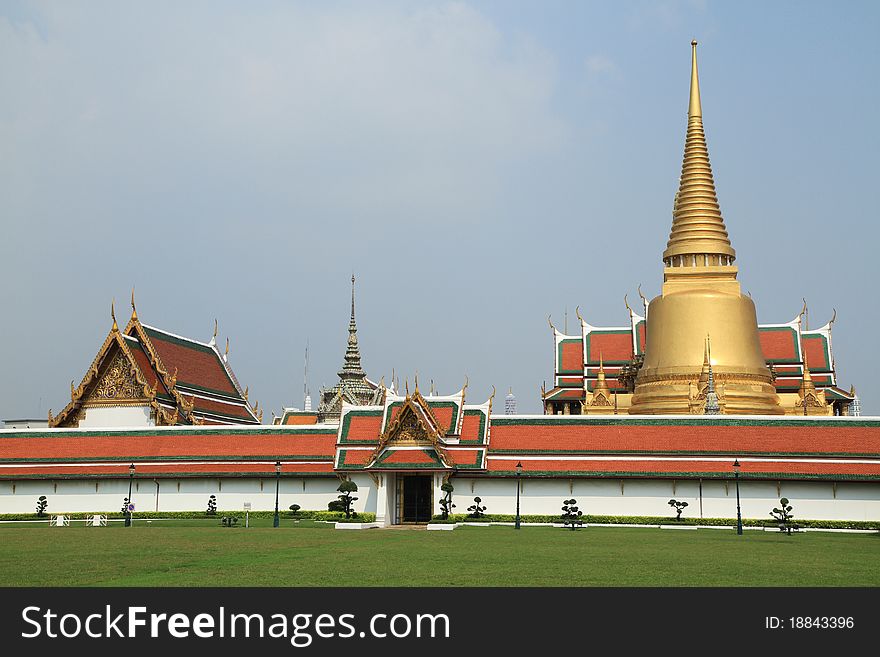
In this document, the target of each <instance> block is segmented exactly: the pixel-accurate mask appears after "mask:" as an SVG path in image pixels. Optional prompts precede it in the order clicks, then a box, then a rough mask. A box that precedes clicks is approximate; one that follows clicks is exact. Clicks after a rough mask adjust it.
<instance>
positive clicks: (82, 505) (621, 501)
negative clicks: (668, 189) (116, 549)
mask: <svg viewBox="0 0 880 657" xmlns="http://www.w3.org/2000/svg"><path fill="white" fill-rule="evenodd" d="M352 479H353V480H354V481H355V482H356V483H357V484H358V491H357V493H355V496H356V497H357V498H358V500H357V501H356V502H355V509H356V510H357V511H368V512H373V513H377V515H378V516H380V517H379V518H377V520H378V521H379V522H381V523H391V522H392V517H393V505H394V476H393V475H388V474H386V475H383V476H382V477H381V478H380V486H379V487H378V488H377V487H376V485H375V483H374V482H373V480H372V479H371V478H370V477H369V476H367V475H354V476H353V477H352ZM156 481H158V484H159V486H158V501H157V486H156ZM452 483H453V485H454V486H455V491H454V493H453V502H454V503H455V505H456V508H455V513H467V507H468V506H470V505H471V504H473V498H474V497H475V496H479V497H480V498H481V499H482V504H483V505H484V506H486V507H487V511H486V512H487V513H490V514H494V513H498V514H513V513H515V512H516V482H515V480H514V479H512V478H510V479H490V478H484V479H481V478H476V477H473V478H467V477H454V478H453V479H452ZM521 483H522V491H521V496H520V512H521V513H522V514H541V515H558V514H559V513H560V512H561V507H562V502H563V500H566V499H570V498H572V497H574V498H575V499H576V500H577V502H578V506H579V507H580V508H581V509H582V510H583V511H584V513H586V514H591V515H633V516H645V515H650V516H668V517H673V516H674V511H673V510H672V508H671V507H670V506H669V504H668V501H669V500H670V499H672V498H675V499H677V500H680V501H684V502H687V503H688V507H687V509H685V511H684V514H683V515H684V517H701V516H702V517H706V518H717V517H724V518H732V517H735V515H736V488H735V486H734V484H733V482H723V481H717V480H704V481H703V482H702V487H701V484H700V482H698V481H692V480H678V481H675V482H673V481H671V480H650V479H646V480H640V479H623V480H621V479H540V480H539V479H529V478H523V479H522V482H521ZM338 486H339V479H338V478H336V477H293V478H288V477H284V478H281V479H280V482H279V489H280V490H279V504H278V506H279V509H281V510H282V511H286V510H287V509H288V508H289V506H290V505H291V504H299V505H300V507H302V508H303V509H306V510H323V509H326V508H327V503H328V502H330V501H331V500H333V499H335V498H336V496H337V495H338V494H339V493H338V492H337V491H336V488H337V487H338ZM701 488H702V494H701ZM40 495H46V496H47V498H48V500H49V507H48V509H47V511H48V513H50V514H57V513H71V512H84V511H96V512H101V511H119V510H120V509H121V508H122V500H123V498H124V497H126V496H127V495H128V478H119V479H101V480H97V481H96V480H68V479H65V480H61V479H59V480H48V479H47V480H38V481H15V482H12V481H0V513H33V512H34V511H35V509H36V504H37V498H38V497H39V496H40ZM210 495H216V496H217V508H218V510H219V511H236V510H242V509H243V508H244V503H245V502H250V503H251V508H252V509H253V510H255V511H271V510H273V509H274V508H275V478H274V477H271V476H269V477H263V478H244V477H235V478H220V479H218V478H209V479H196V478H181V479H159V480H153V479H146V478H138V477H135V480H134V485H133V491H132V499H133V501H134V504H135V507H136V512H137V511H156V510H157V509H158V510H159V511H203V510H205V509H206V508H207V505H208V497H209V496H210ZM780 497H787V498H789V500H790V501H791V504H792V505H793V506H794V514H795V518H804V519H807V518H809V519H815V520H875V521H876V520H880V483H872V482H864V483H861V482H840V483H837V484H834V483H831V482H814V481H782V482H778V483H777V482H772V481H769V482H768V481H749V480H746V481H741V482H740V501H741V505H742V514H743V517H744V518H769V517H770V516H769V513H770V509H772V508H773V507H776V506H779V498H780ZM438 502H439V495H438V494H436V493H435V504H434V507H435V508H434V513H439V511H440V508H439V504H438Z"/></svg>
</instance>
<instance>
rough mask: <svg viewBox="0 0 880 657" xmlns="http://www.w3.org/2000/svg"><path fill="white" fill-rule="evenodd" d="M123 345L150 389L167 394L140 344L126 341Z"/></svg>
mask: <svg viewBox="0 0 880 657" xmlns="http://www.w3.org/2000/svg"><path fill="white" fill-rule="evenodd" d="M125 344H126V345H127V346H128V350H129V351H130V352H131V354H132V356H134V360H135V362H136V363H137V366H138V368H139V369H140V371H141V373H142V374H143V375H144V379H146V381H147V383H148V384H149V386H150V387H151V388H152V387H153V386H156V390H157V392H160V393H164V394H167V393H168V390H167V388H166V387H165V384H164V383H163V382H160V379H159V375H158V374H157V373H156V370H154V369H153V366H152V365H151V364H150V357H149V356H147V354H146V353H145V352H144V349H143V347H142V346H141V343H140V342H139V341H138V342H134V341H132V340H126V341H125Z"/></svg>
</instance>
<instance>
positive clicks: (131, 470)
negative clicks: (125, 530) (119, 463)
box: [125, 463, 135, 527]
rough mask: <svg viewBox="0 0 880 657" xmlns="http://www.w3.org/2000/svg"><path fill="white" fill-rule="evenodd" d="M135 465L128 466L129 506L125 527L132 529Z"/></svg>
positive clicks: (127, 507) (126, 511) (126, 512)
mask: <svg viewBox="0 0 880 657" xmlns="http://www.w3.org/2000/svg"><path fill="white" fill-rule="evenodd" d="M134 470H135V467H134V463H132V464H131V465H129V466H128V504H126V505H125V526H126V527H131V484H132V482H133V481H134Z"/></svg>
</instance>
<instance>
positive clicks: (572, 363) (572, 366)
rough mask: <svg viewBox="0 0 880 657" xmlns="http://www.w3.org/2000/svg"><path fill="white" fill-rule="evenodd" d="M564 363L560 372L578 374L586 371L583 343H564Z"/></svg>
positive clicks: (562, 346) (561, 364)
mask: <svg viewBox="0 0 880 657" xmlns="http://www.w3.org/2000/svg"><path fill="white" fill-rule="evenodd" d="M561 348H562V362H561V363H560V371H563V372H578V371H580V370H583V369H584V346H583V342H582V341H580V340H578V341H577V342H563V343H562V344H561Z"/></svg>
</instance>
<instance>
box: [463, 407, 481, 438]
mask: <svg viewBox="0 0 880 657" xmlns="http://www.w3.org/2000/svg"><path fill="white" fill-rule="evenodd" d="M482 421H483V414H482V413H480V414H475V413H467V412H466V413H465V415H464V420H462V423H461V436H459V438H460V440H479V439H481V438H482V436H481V435H480V426H481V423H482Z"/></svg>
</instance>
